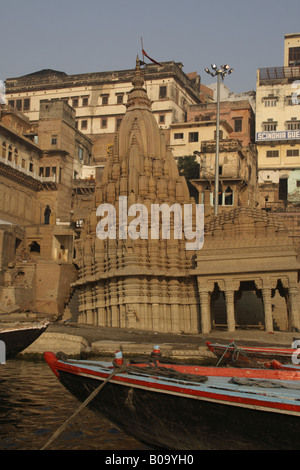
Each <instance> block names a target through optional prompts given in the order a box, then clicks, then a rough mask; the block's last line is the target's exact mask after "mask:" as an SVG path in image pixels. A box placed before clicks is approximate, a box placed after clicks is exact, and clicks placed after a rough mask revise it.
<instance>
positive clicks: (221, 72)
mask: <svg viewBox="0 0 300 470" xmlns="http://www.w3.org/2000/svg"><path fill="white" fill-rule="evenodd" d="M211 68H212V70H210V69H208V68H206V69H204V70H205V72H206V73H208V74H209V75H211V76H212V77H215V76H217V78H218V81H217V130H216V163H215V166H216V168H215V215H218V208H219V147H220V79H221V77H222V80H224V78H225V76H226V75H227V74H228V75H230V74H231V73H232V72H233V69H232V68H231V67H230V65H221V67H220V68H218V67H217V66H216V64H213V65H212V66H211Z"/></svg>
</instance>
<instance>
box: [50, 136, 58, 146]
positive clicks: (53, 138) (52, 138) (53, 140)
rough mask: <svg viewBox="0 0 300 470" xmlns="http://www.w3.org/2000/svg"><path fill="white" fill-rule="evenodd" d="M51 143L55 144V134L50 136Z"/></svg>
mask: <svg viewBox="0 0 300 470" xmlns="http://www.w3.org/2000/svg"><path fill="white" fill-rule="evenodd" d="M51 145H57V135H52V136H51Z"/></svg>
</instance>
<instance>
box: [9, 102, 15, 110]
mask: <svg viewBox="0 0 300 470" xmlns="http://www.w3.org/2000/svg"><path fill="white" fill-rule="evenodd" d="M8 105H9V106H11V108H14V107H15V101H14V100H9V101H8Z"/></svg>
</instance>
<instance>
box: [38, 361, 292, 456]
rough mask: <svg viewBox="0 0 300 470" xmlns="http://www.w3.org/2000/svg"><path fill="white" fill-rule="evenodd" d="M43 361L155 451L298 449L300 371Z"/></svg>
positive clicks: (80, 395)
mask: <svg viewBox="0 0 300 470" xmlns="http://www.w3.org/2000/svg"><path fill="white" fill-rule="evenodd" d="M44 356H45V360H46V361H47V363H48V364H49V366H50V368H51V369H52V370H53V372H54V373H55V375H56V376H57V377H58V379H59V380H60V382H61V383H62V384H63V385H64V386H65V387H66V389H67V390H69V392H71V393H72V394H73V395H74V396H75V397H76V398H77V399H78V400H79V401H80V402H82V404H81V407H82V406H83V405H84V404H85V403H86V404H87V406H88V407H89V408H90V409H91V410H93V411H94V412H95V413H96V414H99V415H101V416H104V417H105V418H107V419H109V420H110V421H111V422H112V423H114V425H116V426H117V427H118V428H119V429H121V430H122V431H123V432H125V433H127V434H128V435H131V436H133V437H134V438H135V439H137V440H139V441H140V442H143V443H145V444H147V445H148V446H150V447H151V448H154V449H173V450H198V449H205V450H209V449H218V450H221V449H248V450H249V449H251V450H254V449H299V448H300V381H299V377H300V371H284V370H261V369H258V370H257V369H247V370H246V369H245V370H242V369H235V368H217V367H199V366H191V365H177V364H163V363H160V362H158V361H155V362H154V361H153V360H151V361H149V362H148V363H143V364H125V363H124V362H123V364H122V362H121V364H116V363H115V362H102V361H88V360H87V361H75V360H68V359H67V358H59V357H57V356H56V355H55V354H53V353H51V352H47V353H45V355H44ZM81 409H82V408H81Z"/></svg>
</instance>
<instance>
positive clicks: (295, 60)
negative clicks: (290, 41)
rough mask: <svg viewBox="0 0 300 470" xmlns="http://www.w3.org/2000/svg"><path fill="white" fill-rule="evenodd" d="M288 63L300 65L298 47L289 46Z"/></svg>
mask: <svg viewBox="0 0 300 470" xmlns="http://www.w3.org/2000/svg"><path fill="white" fill-rule="evenodd" d="M289 65H291V66H293V65H300V47H290V48H289Z"/></svg>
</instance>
